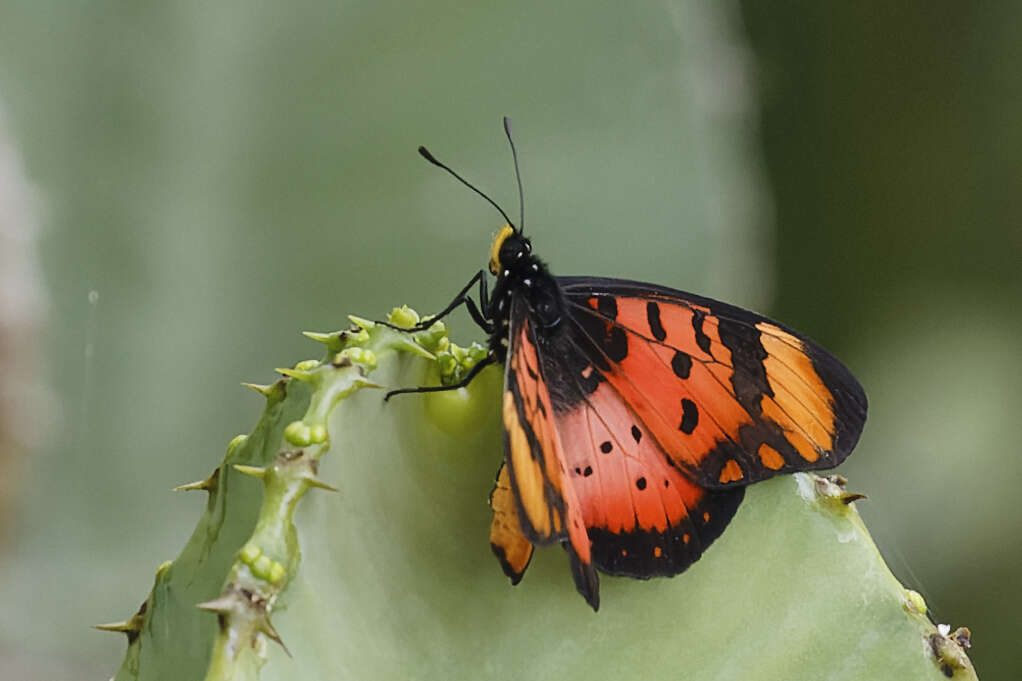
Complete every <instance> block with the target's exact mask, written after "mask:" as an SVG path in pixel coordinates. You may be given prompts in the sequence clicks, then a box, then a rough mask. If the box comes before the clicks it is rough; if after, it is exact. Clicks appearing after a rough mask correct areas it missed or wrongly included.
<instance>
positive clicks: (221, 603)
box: [195, 593, 238, 615]
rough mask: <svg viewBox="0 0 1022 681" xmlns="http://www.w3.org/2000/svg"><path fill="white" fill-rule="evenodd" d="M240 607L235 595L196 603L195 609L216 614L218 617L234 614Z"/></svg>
mask: <svg viewBox="0 0 1022 681" xmlns="http://www.w3.org/2000/svg"><path fill="white" fill-rule="evenodd" d="M237 605H238V599H237V597H236V596H235V595H234V594H233V593H227V594H225V595H222V596H217V597H216V598H214V599H213V600H210V601H203V602H202V603H196V605H195V607H196V608H198V609H199V610H205V611H207V612H215V613H216V614H218V615H229V614H230V613H232V612H234V611H235V609H236V608H237Z"/></svg>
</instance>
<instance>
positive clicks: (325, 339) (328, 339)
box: [302, 331, 339, 345]
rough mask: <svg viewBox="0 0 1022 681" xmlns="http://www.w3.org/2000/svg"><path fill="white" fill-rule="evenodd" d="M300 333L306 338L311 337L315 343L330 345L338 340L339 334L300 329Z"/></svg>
mask: <svg viewBox="0 0 1022 681" xmlns="http://www.w3.org/2000/svg"><path fill="white" fill-rule="evenodd" d="M302 335H303V336H305V337H306V338H311V339H312V340H314V341H316V342H317V343H323V344H324V345H330V344H332V343H333V342H334V341H336V340H338V336H339V334H338V333H337V332H334V333H320V332H318V331H302Z"/></svg>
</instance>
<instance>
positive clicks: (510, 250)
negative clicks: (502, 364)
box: [486, 225, 565, 361]
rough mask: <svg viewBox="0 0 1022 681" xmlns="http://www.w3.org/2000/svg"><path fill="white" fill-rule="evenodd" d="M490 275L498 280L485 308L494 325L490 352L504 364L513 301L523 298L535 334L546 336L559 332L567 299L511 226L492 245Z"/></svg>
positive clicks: (545, 267) (523, 238)
mask: <svg viewBox="0 0 1022 681" xmlns="http://www.w3.org/2000/svg"><path fill="white" fill-rule="evenodd" d="M490 272H492V273H493V274H495V275H496V277H497V283H496V286H495V287H494V289H493V293H492V294H491V295H490V298H489V300H488V301H487V305H486V307H487V309H486V316H487V318H488V319H490V320H492V321H493V322H494V327H493V333H492V334H491V336H490V350H491V351H493V352H494V353H495V354H496V355H497V357H498V359H500V360H501V361H503V360H504V358H505V356H506V354H507V343H508V334H509V331H510V326H511V310H512V303H513V301H514V299H515V298H516V297H518V296H521V297H523V299H524V300H525V302H526V303H527V304H528V307H529V313H530V319H532V321H533V323H534V324H535V326H536V330H537V331H538V332H539V333H546V332H551V331H553V330H554V329H555V328H557V327H558V326H559V325H560V323H561V319H562V318H563V317H564V314H565V303H564V296H563V294H562V293H561V289H560V287H559V286H558V284H557V280H556V279H555V278H554V276H553V275H552V274H550V271H549V270H548V269H547V266H546V264H544V263H543V261H542V260H540V259H539V258H538V257H536V256H535V255H533V254H532V244H531V243H530V242H529V240H528V239H526V238H525V237H524V236H522V235H521V234H519V233H518V232H516V231H515V230H514V228H513V227H511V226H510V225H505V226H504V227H503V228H502V229H501V231H500V232H499V233H498V234H497V236H496V238H495V239H494V241H493V248H492V249H491V253H490Z"/></svg>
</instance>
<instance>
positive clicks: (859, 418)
mask: <svg viewBox="0 0 1022 681" xmlns="http://www.w3.org/2000/svg"><path fill="white" fill-rule="evenodd" d="M558 281H559V283H560V284H561V286H562V288H563V292H564V295H565V297H566V299H567V301H568V307H569V310H570V316H571V321H572V322H573V324H574V329H573V335H574V337H575V344H576V346H577V354H578V355H579V356H582V357H584V358H585V359H584V360H583V361H581V362H578V363H577V364H576V365H575V366H574V367H573V368H574V369H575V370H577V371H578V372H579V374H578V375H579V377H580V378H581V379H582V380H583V381H586V380H589V382H590V383H591V379H586V375H589V376H590V377H591V376H592V372H593V371H598V372H599V374H600V377H601V379H602V380H603V381H606V382H607V383H609V384H610V386H611V387H612V388H613V390H614V391H615V392H616V393H617V394H618V395H619V396H620V399H621V400H623V401H624V402H625V403H626V404H627V405H628V406H629V407H630V408H631V409H632V410H634V412H635V414H636V415H637V416H638V417H639V418H640V419H641V420H642V422H643V423H644V425H645V426H646V427H647V428H648V429H649V431H650V433H651V434H652V436H653V437H654V438H655V439H656V440H657V441H658V443H659V444H660V446H661V447H662V448H663V450H664V451H665V452H666V453H667V456H668V457H669V458H670V460H671V461H672V462H673V463H674V464H675V465H676V466H677V467H678V468H680V469H681V470H682V471H685V472H686V473H688V475H689V476H690V477H691V479H692V480H693V481H695V482H696V483H698V484H699V485H701V486H704V487H711V488H720V487H729V486H735V485H746V484H749V483H752V482H756V481H759V480H763V479H765V478H768V477H771V476H773V475H776V474H781V473H791V472H794V471H800V470H812V469H818V468H831V467H833V466H836V465H837V464H838V463H840V462H841V461H842V460H843V459H844V458H845V457H846V456H847V455H848V454H849V453H850V452H851V450H852V447H854V445H855V443H856V441H857V440H858V437H859V434H860V432H861V430H862V426H863V423H864V421H865V414H866V397H865V394H864V393H863V391H862V388H861V387H860V386H859V384H858V382H857V381H856V380H855V379H854V378H853V377H852V376H851V374H850V373H849V372H848V370H847V369H845V367H844V366H843V365H842V364H841V363H840V362H838V361H837V360H836V359H835V358H834V357H833V356H831V355H830V354H829V353H827V352H826V351H825V350H823V349H822V348H820V347H819V346H817V345H815V344H814V343H812V342H811V341H809V340H808V339H806V338H805V337H803V336H801V335H799V334H798V333H796V332H794V331H792V330H790V329H788V328H786V327H784V326H783V325H781V324H778V323H776V322H773V321H771V320H769V319H766V318H765V317H760V316H759V315H755V314H753V313H751V312H747V311H745V310H742V309H740V308H736V307H734V306H731V305H727V304H725V303H720V302H717V301H714V300H710V299H707V298H702V297H699V296H694V295H691V294H688V293H684V292H681V291H674V290H672V289H666V288H663V287H659V286H655V285H651V284H640V283H637V282H629V281H623V280H616V279H596V278H576V277H562V278H559V279H558Z"/></svg>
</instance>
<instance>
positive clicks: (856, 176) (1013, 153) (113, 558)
mask: <svg viewBox="0 0 1022 681" xmlns="http://www.w3.org/2000/svg"><path fill="white" fill-rule="evenodd" d="M1020 23H1022V5H1019V4H1018V3H1012V2H990V3H958V2H926V3H923V2H902V3H855V4H849V3H836V2H835V3H815V2H795V3H770V4H767V3H756V2H737V3H734V2H725V3H697V2H677V3H669V2H662V3H634V4H628V5H625V4H621V5H620V6H616V5H612V4H609V3H608V4H605V5H604V4H592V3H586V2H581V0H578V1H576V2H565V3H558V4H557V5H556V6H555V7H552V6H550V5H548V4H547V3H542V2H538V1H526V2H521V3H498V2H483V3H471V4H468V3H460V2H431V3H399V2H367V1H365V0H353V1H351V2H346V3H331V2H327V1H325V0H301V1H300V2H295V3H288V4H286V5H285V4H278V3H262V2H256V3H251V2H238V1H230V0H229V1H227V2H220V3H203V2H197V1H195V0H192V1H181V2H173V3H155V2H149V3H146V2H115V1H103V0H100V1H97V2H92V3H87V4H86V3H62V4H57V3H29V2H14V1H12V0H3V1H0V107H2V109H3V111H4V115H3V124H2V129H0V268H2V271H0V284H2V286H3V291H0V335H2V342H0V362H3V364H2V365H0V371H2V374H0V387H2V390H0V398H2V399H0V406H2V410H3V411H2V414H0V424H2V427H0V428H2V429H0V476H2V478H0V481H2V484H0V494H2V495H3V496H2V502H3V503H2V504H0V509H2V510H0V513H2V514H3V515H2V517H0V521H2V522H0V526H2V528H3V535H2V544H0V603H2V605H0V677H3V678H5V679H6V678H12V679H13V678H24V679H36V678H38V679H42V678H47V679H57V678H68V679H70V678H75V679H77V678H86V677H88V678H105V677H106V676H108V675H110V674H111V673H112V672H113V671H114V669H115V668H116V666H117V665H118V664H119V661H120V657H121V655H122V651H123V641H122V640H121V638H119V637H116V636H112V635H109V634H101V633H99V632H95V631H92V630H90V629H89V628H88V626H89V625H90V624H94V623H97V622H103V621H110V620H116V619H120V618H122V617H123V616H125V615H126V614H127V613H130V612H132V611H134V609H135V608H136V607H137V604H138V602H139V601H140V600H141V599H142V598H143V596H144V594H145V593H146V592H147V590H148V588H149V586H150V584H151V580H152V573H153V570H154V568H155V567H156V565H157V564H158V563H159V562H161V561H162V560H164V559H166V558H170V557H172V556H174V555H176V553H177V551H178V550H179V549H180V547H181V546H182V545H183V543H184V541H185V540H186V538H187V537H188V535H189V534H190V531H191V528H192V527H193V526H194V522H195V520H196V515H197V512H196V507H195V505H194V503H193V500H192V499H184V498H183V497H181V496H176V497H175V496H174V495H172V494H171V493H170V492H169V488H170V487H172V486H174V485H176V484H179V483H182V482H186V481H190V480H193V479H197V478H201V477H203V476H204V475H205V474H206V473H208V471H209V470H210V469H211V468H212V467H213V465H214V464H215V463H216V462H217V461H218V460H219V457H220V456H221V455H222V453H223V449H224V447H225V446H226V443H227V442H228V440H229V439H230V438H231V437H232V436H234V435H235V434H237V433H239V432H245V431H247V430H248V429H249V428H250V427H251V424H252V423H253V421H254V419H255V417H256V414H257V412H258V410H259V409H260V400H259V399H258V398H257V397H256V396H255V395H254V394H248V393H247V392H246V391H244V390H243V389H241V388H239V387H238V382H240V381H242V380H251V381H256V382H265V381H268V380H270V379H272V367H274V366H281V365H284V364H289V363H293V362H294V361H296V360H298V359H302V358H304V357H305V356H311V355H314V354H316V353H317V352H318V350H317V349H316V348H314V347H311V346H310V344H309V343H308V342H307V341H304V340H303V339H302V338H301V337H300V336H299V335H298V331H300V330H303V329H313V330H330V329H333V328H337V327H339V326H341V325H342V324H343V323H344V315H346V314H348V313H357V314H361V315H364V316H369V317H379V316H381V315H383V314H384V313H385V312H386V311H387V310H388V309H389V308H390V307H392V306H394V305H397V304H401V303H409V304H412V305H414V306H416V307H417V308H419V309H421V310H432V309H438V308H439V307H441V306H442V305H443V304H444V303H446V302H447V300H448V299H449V298H450V296H451V295H452V294H453V293H454V292H455V291H456V290H457V288H458V287H459V286H460V285H461V283H462V282H464V281H465V280H466V279H467V278H468V277H469V276H471V274H472V272H473V271H474V270H476V269H478V268H479V267H481V266H482V265H483V264H484V261H485V257H486V251H487V247H488V244H489V239H490V236H491V234H492V233H493V231H494V230H495V229H496V228H497V227H498V226H499V222H498V221H497V220H496V219H495V216H494V213H493V211H492V210H491V209H489V208H488V207H487V206H486V205H485V204H484V203H482V202H481V201H479V200H478V199H477V198H475V197H474V196H473V195H471V194H470V193H468V192H467V191H465V190H464V189H462V188H460V187H458V186H457V185H455V184H454V183H453V182H451V181H450V179H449V178H447V177H445V176H443V175H442V173H439V172H438V171H435V169H432V168H430V167H429V166H427V165H426V164H425V163H424V162H422V161H421V159H419V158H418V156H417V155H416V154H415V147H416V146H417V145H418V144H423V143H425V144H428V145H429V146H430V147H431V149H432V150H433V151H434V152H435V153H436V154H437V155H438V156H439V157H441V158H442V159H444V160H446V161H448V162H449V163H451V164H452V165H454V166H455V167H457V168H458V169H460V170H462V171H463V172H464V174H466V175H467V176H469V177H471V178H472V179H473V180H475V181H477V182H478V183H479V184H480V185H482V186H484V187H485V188H487V190H489V191H491V192H492V194H493V195H494V196H495V198H497V200H498V201H500V202H501V203H503V204H504V205H505V206H507V207H508V208H509V209H511V210H513V209H514V208H515V204H516V195H515V192H514V186H513V176H512V174H511V165H510V157H509V154H508V151H507V148H506V146H505V143H504V140H503V138H502V131H501V129H500V123H499V121H500V117H501V116H502V115H504V114H507V115H510V116H511V117H512V118H513V120H514V122H515V131H516V136H517V141H518V144H519V148H520V151H521V154H522V169H523V174H524V180H525V185H526V201H527V208H526V210H527V220H526V228H527V231H528V232H529V233H530V234H531V235H532V236H533V237H534V240H535V244H536V247H537V249H538V250H539V251H540V252H541V253H542V254H543V255H544V256H545V257H546V258H547V259H548V260H549V261H550V262H551V264H552V266H553V268H554V270H555V271H556V272H559V273H563V274H587V273H588V274H601V275H605V276H618V277H628V278H637V279H648V280H652V281H657V282H660V283H663V284H665V285H669V286H674V287H679V288H683V289H688V290H695V291H698V292H701V293H704V294H706V295H710V296H713V297H718V298H723V299H727V300H730V301H732V302H736V303H738V304H742V305H745V306H749V307H754V308H756V309H759V310H762V311H764V312H767V313H769V314H771V316H774V317H776V318H778V319H780V320H783V321H784V322H786V323H788V324H790V325H792V326H795V327H796V328H799V329H801V330H803V331H805V332H806V333H808V334H809V335H810V336H812V337H814V338H816V339H817V340H819V341H820V342H821V343H823V344H824V345H825V346H827V347H829V348H831V349H832V350H834V351H835V352H836V353H837V354H838V355H839V356H841V357H842V358H844V359H845V360H846V361H847V363H848V364H849V365H850V366H851V367H852V368H853V370H854V371H855V372H856V374H857V375H858V376H859V377H860V379H861V381H862V383H863V384H864V385H865V387H866V389H867V392H868V394H869V396H870V400H871V407H870V408H871V411H870V417H869V422H868V424H867V429H866V432H865V435H864V436H863V439H862V442H861V445H860V447H859V449H858V450H857V452H856V454H855V456H853V457H852V459H851V460H850V461H849V463H848V464H846V465H845V466H844V467H843V469H842V472H843V473H844V474H845V475H847V476H848V477H849V478H850V479H851V487H852V488H853V489H854V490H857V491H859V490H861V491H864V492H866V493H867V494H868V495H869V501H868V502H866V503H863V504H861V505H860V509H861V510H862V513H863V514H864V515H865V517H866V519H867V522H868V524H869V526H870V528H871V530H872V531H873V533H874V536H875V538H876V539H877V541H878V543H879V545H880V547H881V549H882V550H883V551H884V553H885V555H886V556H887V558H888V561H889V563H890V565H891V567H892V569H893V570H894V571H895V572H896V574H898V575H899V577H900V578H901V579H902V580H903V581H904V582H905V584H906V585H907V586H910V587H912V588H915V589H917V590H919V591H920V592H922V593H923V594H924V595H925V596H926V598H927V601H928V602H929V605H930V607H931V611H932V613H933V614H934V617H935V619H936V621H939V622H948V623H950V624H951V625H952V626H959V625H963V624H964V625H968V626H970V627H971V628H972V631H973V639H974V648H973V651H972V657H973V660H974V662H975V663H976V667H977V670H978V672H979V674H980V676H981V678H984V679H999V678H1004V679H1008V678H1015V676H1016V675H1017V662H1016V661H1015V657H1016V655H1015V654H1014V653H1015V648H1016V645H1015V641H1016V640H1018V638H1019V637H1020V636H1022V619H1020V618H1019V616H1018V612H1019V611H1020V609H1022V579H1020V577H1019V575H1020V574H1022V541H1020V540H1019V537H1020V529H1022V505H1020V504H1019V503H1018V501H1017V496H1018V495H1017V490H1018V489H1019V486H1020V485H1022V465H1020V463H1019V461H1020V451H1019V449H1018V443H1019V442H1020V441H1022V417H1020V414H1022V341H1020V338H1022V318H1020V315H1019V306H1020V303H1022V276H1020V274H1019V270H1020V265H1022V123H1020V122H1022V79H1019V77H1018V73H1019V71H1020V68H1022V41H1019V40H1018V31H1017V27H1018V26H1019V25H1020ZM454 327H455V330H456V331H457V332H459V333H458V336H459V337H460V338H461V339H463V340H467V339H468V338H471V337H477V335H478V334H477V332H474V331H472V327H471V324H469V323H468V322H467V321H466V320H461V321H460V322H455V323H454ZM473 334H475V336H473Z"/></svg>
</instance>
